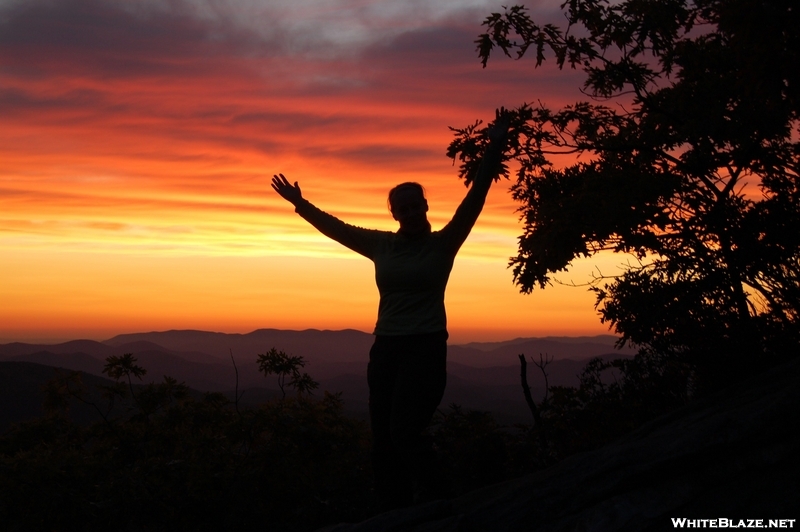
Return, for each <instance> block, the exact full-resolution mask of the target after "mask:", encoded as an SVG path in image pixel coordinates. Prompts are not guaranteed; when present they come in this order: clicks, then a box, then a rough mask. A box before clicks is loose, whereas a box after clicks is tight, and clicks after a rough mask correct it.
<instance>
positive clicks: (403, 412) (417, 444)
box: [367, 331, 447, 510]
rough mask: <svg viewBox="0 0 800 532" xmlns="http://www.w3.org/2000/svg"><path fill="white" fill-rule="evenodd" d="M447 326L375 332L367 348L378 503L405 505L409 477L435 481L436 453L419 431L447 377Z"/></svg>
mask: <svg viewBox="0 0 800 532" xmlns="http://www.w3.org/2000/svg"><path fill="white" fill-rule="evenodd" d="M446 366H447V332H446V331H441V332H437V333H430V334H415V335H408V336H376V337H375V343H374V344H373V346H372V349H371V350H370V353H369V366H368V367H367V381H368V383H369V415H370V423H371V425H372V438H373V444H372V445H373V447H372V449H373V454H372V464H373V470H374V473H375V488H376V492H377V495H378V501H379V504H380V506H381V509H383V510H386V509H390V508H394V507H402V506H408V505H409V504H411V503H412V502H413V498H414V483H415V482H416V483H417V484H418V486H419V487H422V488H425V487H426V486H424V485H425V484H429V483H432V482H435V480H434V479H432V478H431V475H435V471H436V469H437V468H436V467H435V455H434V453H433V449H432V448H431V443H430V439H429V438H425V437H424V436H423V434H422V433H423V431H424V430H425V428H426V427H427V426H428V423H430V421H431V418H432V417H433V414H434V412H436V408H437V407H438V406H439V402H440V401H441V400H442V395H443V394H444V388H445V384H446V381H447V373H446Z"/></svg>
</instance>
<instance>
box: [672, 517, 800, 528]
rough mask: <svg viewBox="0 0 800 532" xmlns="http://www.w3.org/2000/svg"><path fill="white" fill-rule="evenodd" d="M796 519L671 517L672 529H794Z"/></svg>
mask: <svg viewBox="0 0 800 532" xmlns="http://www.w3.org/2000/svg"><path fill="white" fill-rule="evenodd" d="M795 521H797V520H796V519H727V518H725V517H721V518H719V519H687V518H686V517H673V518H672V526H673V527H674V528H794V523H795Z"/></svg>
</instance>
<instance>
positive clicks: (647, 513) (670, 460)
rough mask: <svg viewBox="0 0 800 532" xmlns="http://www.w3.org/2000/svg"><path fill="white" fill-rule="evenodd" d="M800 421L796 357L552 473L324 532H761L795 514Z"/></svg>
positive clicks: (799, 492)
mask: <svg viewBox="0 0 800 532" xmlns="http://www.w3.org/2000/svg"><path fill="white" fill-rule="evenodd" d="M799 420H800V360H797V359H796V360H794V361H792V362H790V363H788V364H786V365H784V366H782V367H779V368H775V369H773V370H771V371H769V372H766V373H763V374H761V375H758V376H755V377H753V378H751V379H750V380H749V381H747V382H745V383H743V384H741V385H739V386H736V387H732V388H730V389H728V390H725V391H723V392H720V393H718V394H716V395H715V396H713V397H708V398H706V399H704V400H702V401H698V402H696V403H694V404H692V405H690V406H688V407H686V408H683V409H681V410H679V411H676V412H674V413H672V414H669V415H667V416H664V417H661V418H659V419H656V420H654V421H653V422H651V423H649V424H647V425H645V426H643V427H641V428H640V429H638V430H637V431H635V432H633V433H631V434H629V435H628V436H626V437H625V438H623V439H621V440H619V441H617V442H615V443H612V444H610V445H607V446H606V447H603V448H601V449H597V450H595V451H591V452H587V453H583V454H580V455H576V456H573V457H570V458H569V459H567V460H564V461H563V462H561V463H559V464H556V465H555V466H553V467H551V468H549V469H546V470H543V471H539V472H537V473H534V474H531V475H529V476H526V477H524V478H520V479H517V480H513V481H508V482H505V483H501V484H497V485H493V486H489V487H486V488H483V489H480V490H477V491H474V492H472V493H468V494H466V495H463V496H461V497H458V498H456V499H453V500H447V501H436V502H432V503H428V504H425V505H420V506H416V507H412V508H406V509H403V510H396V511H394V512H390V513H386V514H382V515H378V516H376V517H373V518H371V519H369V520H367V521H364V522H362V523H357V524H339V525H334V526H330V527H327V528H325V529H323V530H324V531H325V532H373V531H375V532H378V531H381V532H389V531H414V532H427V531H453V532H455V531H459V532H467V531H484V530H491V531H519V530H533V531H541V532H545V531H546V532H550V531H601V532H608V531H623V530H625V531H638V530H646V531H649V530H653V531H655V530H673V529H674V527H673V522H672V518H689V519H719V518H724V519H730V520H732V521H733V524H739V520H740V519H745V520H746V519H763V520H764V527H765V528H766V527H767V525H768V521H767V520H769V519H796V518H797V516H798V513H800V481H799V480H798V477H800V430H798V428H800V421H799ZM785 524H786V525H787V526H786V527H787V528H800V522H798V521H794V522H793V523H791V524H792V525H793V526H791V527H789V526H788V523H785ZM698 528H700V526H698ZM704 528H709V526H708V524H707V526H705V527H704ZM742 528H744V527H742Z"/></svg>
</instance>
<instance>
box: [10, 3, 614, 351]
mask: <svg viewBox="0 0 800 532" xmlns="http://www.w3.org/2000/svg"><path fill="white" fill-rule="evenodd" d="M560 3H561V0H556V1H555V2H552V1H548V2H539V3H535V2H529V3H528V4H527V5H528V6H529V8H530V9H531V12H532V14H533V17H534V19H535V20H547V21H553V22H562V18H561V15H560V14H559V10H558V5H559V4H560ZM501 5H502V4H501V3H500V2H491V1H482V0H452V1H451V0H437V1H435V2H432V1H429V0H428V1H402V2H399V1H396V0H394V1H392V0H281V1H256V0H58V1H45V0H20V1H16V0H0V343H5V342H10V341H15V340H21V341H32V340H43V341H44V340H49V341H56V340H64V339H73V338H92V339H98V340H102V339H106V338H108V337H110V336H113V335H115V334H119V333H126V332H139V331H150V330H166V329H188V328H192V329H204V330H213V331H221V332H249V331H251V330H254V329H257V328H267V327H271V328H282V329H306V328H317V329H342V328H354V329H359V330H363V331H367V332H371V331H372V327H373V326H374V323H375V317H376V310H377V304H378V293H377V289H376V288H375V284H374V277H373V270H372V264H371V263H370V262H369V261H368V260H366V259H364V258H362V257H360V256H358V255H356V254H354V253H352V252H350V251H349V250H347V249H346V248H343V247H342V246H340V245H339V244H336V243H335V242H332V241H328V240H327V239H326V238H325V237H324V236H322V235H320V234H318V233H316V232H315V231H314V230H313V229H312V228H311V227H310V226H308V225H307V224H306V223H305V222H304V221H303V220H302V219H301V218H299V217H298V216H297V215H296V214H295V213H294V211H293V208H292V206H291V205H290V204H288V203H286V202H285V201H284V200H282V199H281V198H280V197H279V196H277V194H275V193H274V192H273V191H272V189H271V188H270V186H269V181H270V177H271V176H272V174H274V173H277V172H282V173H284V174H285V175H286V176H287V177H288V178H289V179H290V180H291V181H295V180H296V181H299V183H300V186H301V188H302V190H303V193H304V195H305V196H306V197H307V198H308V199H309V200H310V201H311V202H313V203H314V204H316V205H317V206H319V207H320V208H322V209H324V210H326V211H328V212H330V213H332V214H334V215H335V216H338V217H339V218H341V219H343V220H345V221H347V222H350V223H353V224H356V225H360V226H365V227H371V228H378V229H386V230H395V229H396V222H394V221H393V220H392V218H391V216H390V214H389V212H388V210H387V207H386V193H387V191H388V190H389V189H390V188H391V187H392V186H393V185H395V184H397V183H399V182H403V181H419V182H420V183H422V184H423V185H424V186H425V187H426V189H427V191H428V196H429V203H430V219H431V222H432V225H433V227H434V229H438V228H441V227H442V226H443V225H444V224H445V223H446V222H447V221H448V220H449V218H450V216H451V215H452V213H453V211H454V210H455V208H456V206H457V205H458V203H459V202H460V200H461V199H462V198H463V196H464V194H465V193H466V189H465V187H464V185H463V183H462V182H461V181H460V180H459V179H458V178H457V168H456V167H455V166H454V165H453V161H452V160H450V159H448V158H447V157H446V156H445V150H446V148H447V145H448V144H449V142H450V140H451V138H452V133H451V132H450V131H449V130H448V126H454V127H463V126H465V125H467V124H469V123H472V122H474V121H475V120H476V119H483V120H491V119H492V118H493V116H494V109H495V108H497V107H499V106H507V107H516V106H518V105H520V104H521V103H523V102H536V101H541V102H542V103H544V104H546V105H549V106H551V107H557V106H559V105H562V104H565V103H569V102H572V101H575V100H577V99H581V95H580V93H579V92H578V87H579V86H580V82H581V79H582V78H581V76H580V74H579V73H575V72H572V71H564V72H560V71H558V70H556V69H553V68H550V67H549V66H546V67H543V68H540V69H538V70H534V69H533V63H532V61H530V60H522V61H517V62H515V61H512V60H510V59H505V58H501V57H500V56H497V57H496V59H495V60H493V61H491V62H490V64H489V67H488V68H486V69H482V68H481V65H480V62H479V61H478V59H477V56H476V53H475V45H474V43H473V41H474V40H475V38H476V37H477V36H478V34H479V33H481V31H482V29H481V25H480V23H481V21H482V20H483V19H484V18H485V17H486V16H487V15H488V14H490V13H491V12H493V11H501V10H502V7H501ZM509 184H510V183H509V182H508V181H503V182H500V183H497V184H496V185H495V186H494V188H493V190H492V191H491V192H490V195H489V199H488V203H487V206H486V208H485V210H484V213H483V214H482V216H481V219H480V220H479V221H478V224H477V225H476V227H475V229H474V230H473V232H472V234H471V236H470V237H469V239H468V240H467V243H466V244H465V245H464V247H463V248H462V250H461V253H460V255H459V257H458V259H457V260H456V264H455V267H454V270H453V273H452V276H451V280H450V284H449V286H448V292H447V309H448V318H449V329H450V333H451V341H452V342H456V343H458V342H467V341H472V340H501V339H510V338H514V337H518V336H545V335H584V334H601V333H606V332H608V329H607V327H606V325H604V324H601V323H600V321H599V319H598V316H597V313H596V311H595V310H594V307H593V303H594V297H593V295H592V294H591V293H590V292H588V291H587V290H586V288H572V287H567V286H562V285H558V284H556V285H554V286H552V287H549V288H547V289H546V290H544V291H542V290H537V291H536V292H534V293H533V294H531V295H522V294H520V293H519V292H518V290H517V288H516V287H515V286H514V285H513V282H512V274H511V271H510V270H509V269H508V268H507V263H508V258H509V257H510V256H512V255H513V254H515V251H516V238H517V236H518V235H519V233H520V225H519V221H518V214H517V213H516V212H515V210H516V208H517V205H515V203H514V202H513V200H512V199H511V197H510V195H509V193H508V188H509ZM624 260H625V259H624V258H621V257H616V256H613V257H608V256H604V257H601V258H600V259H596V260H594V261H592V262H588V261H587V262H582V263H578V264H575V265H574V268H573V269H572V270H571V271H570V272H568V273H563V274H561V275H559V276H558V278H559V279H560V280H561V281H564V282H570V281H574V282H575V283H583V282H585V281H587V280H588V279H589V276H590V274H591V272H592V271H598V269H599V270H600V271H602V272H603V273H613V271H614V270H615V269H616V268H617V265H618V264H619V263H621V262H623V261H624Z"/></svg>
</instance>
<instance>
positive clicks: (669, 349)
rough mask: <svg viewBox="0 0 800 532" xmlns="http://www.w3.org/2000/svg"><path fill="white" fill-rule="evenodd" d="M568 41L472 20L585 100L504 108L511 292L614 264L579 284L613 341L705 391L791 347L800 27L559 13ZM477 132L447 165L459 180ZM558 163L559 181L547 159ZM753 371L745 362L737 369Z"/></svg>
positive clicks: (520, 14)
mask: <svg viewBox="0 0 800 532" xmlns="http://www.w3.org/2000/svg"><path fill="white" fill-rule="evenodd" d="M562 8H563V9H564V10H565V14H566V18H567V27H566V29H564V30H562V29H560V28H558V27H556V26H553V25H541V26H540V25H537V24H536V23H535V22H534V21H533V20H532V19H531V18H530V16H529V14H528V12H527V10H526V8H524V7H521V6H514V7H511V8H508V9H506V11H505V12H504V13H494V14H492V15H491V16H489V17H487V19H486V20H485V21H484V26H485V28H486V33H485V34H483V35H481V36H480V37H479V38H478V40H477V41H476V42H477V45H478V53H479V56H480V58H481V60H482V62H483V64H484V66H486V64H487V61H488V59H489V57H490V56H491V54H492V52H493V51H495V50H496V49H498V48H499V49H500V50H501V51H502V52H503V53H504V54H506V55H509V56H512V55H513V56H516V57H517V58H521V57H523V56H524V55H526V53H529V52H530V51H531V50H533V51H534V53H535V55H536V59H535V67H538V66H540V65H541V64H542V63H543V62H544V61H546V60H548V59H549V58H551V57H552V58H554V60H555V62H556V64H557V65H558V67H559V68H563V67H564V66H569V67H570V68H579V69H582V70H583V72H584V73H585V75H586V76H585V81H584V85H583V92H584V94H586V96H587V101H583V102H577V103H575V104H573V105H569V106H566V107H564V108H563V109H558V110H551V109H549V108H547V107H546V106H544V105H543V104H541V103H539V104H537V105H523V106H522V107H520V108H519V109H517V110H516V112H515V118H514V120H513V122H512V132H511V134H510V140H509V145H508V146H509V148H508V150H507V152H506V154H505V158H506V160H514V161H516V163H517V164H518V165H519V171H518V173H517V175H516V181H515V182H514V184H513V186H512V194H513V197H514V199H516V200H517V201H519V202H520V204H521V207H520V211H521V213H522V222H523V233H522V235H521V236H520V238H519V252H518V254H517V256H516V257H513V258H512V259H511V262H510V265H511V266H513V272H514V278H515V281H516V283H517V284H518V285H519V287H520V289H521V291H523V292H530V291H532V290H533V289H534V288H535V287H537V286H538V287H542V288H543V287H545V286H547V285H548V284H549V283H551V280H552V279H551V275H552V274H553V273H555V272H558V271H563V270H566V269H567V268H568V267H569V265H570V263H571V262H572V261H573V260H574V259H575V258H578V257H589V256H592V255H594V254H596V253H598V252H600V251H604V250H611V251H614V252H619V253H626V254H629V255H630V256H631V260H630V261H629V262H628V264H627V266H626V267H625V268H624V269H623V273H622V274H620V275H608V272H602V273H601V275H598V276H596V277H595V278H594V279H593V280H591V281H590V285H591V288H592V289H593V290H594V291H595V293H596V295H597V303H596V304H597V308H598V310H599V312H600V315H601V319H602V321H604V322H608V323H609V324H610V325H611V326H613V328H614V329H615V331H616V332H618V333H620V334H621V336H622V342H630V343H633V344H637V345H640V346H643V347H644V348H645V349H646V350H647V351H650V352H658V353H662V354H665V353H666V354H669V355H670V356H672V357H674V358H680V359H682V360H686V361H688V362H691V364H692V365H693V366H695V367H696V368H697V369H699V370H700V374H701V380H702V382H704V383H706V384H712V382H713V380H714V379H715V378H722V379H725V378H727V377H728V376H729V375H726V374H725V372H721V371H720V368H721V367H722V366H726V367H728V368H730V370H732V371H736V370H740V369H741V368H742V367H744V364H745V361H748V360H755V361H759V362H767V361H770V360H774V359H776V358H778V357H780V356H782V355H783V354H787V353H793V352H796V351H797V346H798V343H800V232H799V231H797V229H796V228H797V227H800V179H799V178H798V174H799V173H800V142H798V139H800V128H799V127H798V123H799V121H798V101H800V100H799V99H798V86H800V80H798V72H800V69H798V68H797V65H798V64H800V57H798V55H799V54H800V15H798V9H796V6H794V7H793V2H791V1H790V0H763V1H761V0H759V1H756V0H694V1H692V0H670V1H662V0H625V1H623V2H618V3H617V2H613V3H612V2H606V1H603V0H575V1H571V2H568V3H565V4H564V5H563V6H562ZM479 126H480V123H476V124H475V125H472V126H469V127H466V128H464V129H457V130H454V131H455V132H456V138H455V140H454V141H453V142H452V144H451V145H450V148H449V151H448V154H449V155H450V156H451V157H454V158H456V157H457V158H459V159H460V161H461V162H462V164H461V176H462V177H463V178H464V179H466V180H469V179H470V178H471V175H472V172H473V171H474V169H475V168H476V166H477V165H478V164H479V162H480V161H479V158H480V157H479V154H480V150H481V149H482V146H483V145H484V144H485V142H486V140H485V129H482V128H480V127H479ZM563 155H572V156H574V157H575V162H573V163H572V164H570V165H567V166H566V167H563V168H560V167H558V166H556V165H555V163H554V157H555V156H563ZM751 363H752V362H751Z"/></svg>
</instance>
